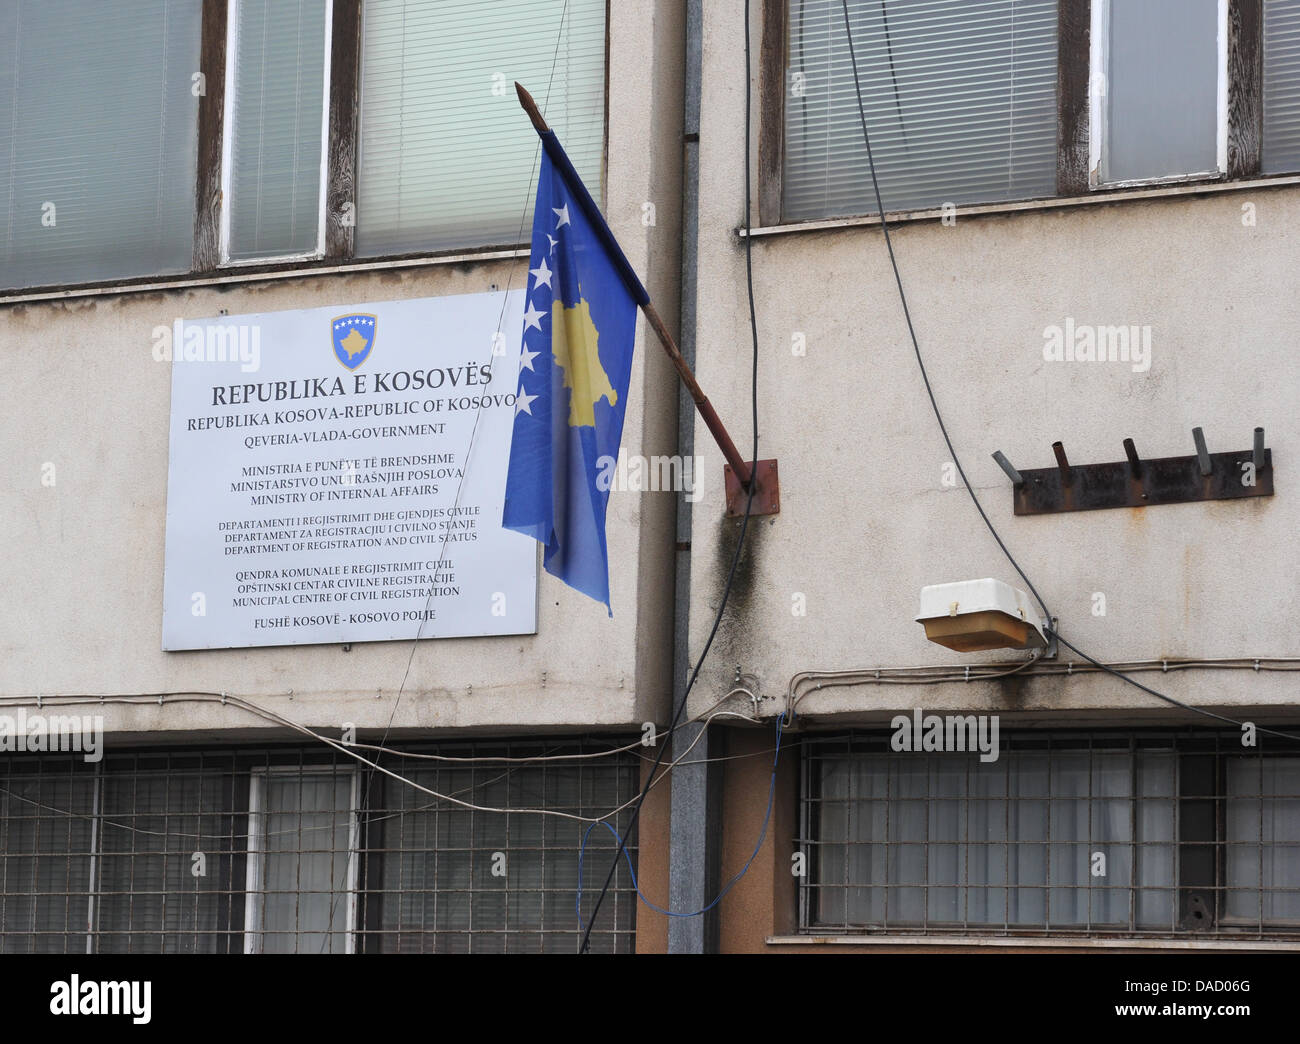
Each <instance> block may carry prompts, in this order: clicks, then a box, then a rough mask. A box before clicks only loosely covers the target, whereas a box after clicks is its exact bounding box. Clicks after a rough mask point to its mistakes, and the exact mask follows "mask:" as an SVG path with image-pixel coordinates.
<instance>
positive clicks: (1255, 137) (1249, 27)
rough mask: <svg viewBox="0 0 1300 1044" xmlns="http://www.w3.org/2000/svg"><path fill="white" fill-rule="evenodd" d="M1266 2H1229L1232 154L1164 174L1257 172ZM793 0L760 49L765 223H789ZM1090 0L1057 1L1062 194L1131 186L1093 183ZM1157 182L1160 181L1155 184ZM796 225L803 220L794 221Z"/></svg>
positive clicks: (769, 6) (781, 9) (777, 10)
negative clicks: (1193, 169) (1204, 166)
mask: <svg viewBox="0 0 1300 1044" xmlns="http://www.w3.org/2000/svg"><path fill="white" fill-rule="evenodd" d="M1263 6H1264V3H1263V0H1227V8H1228V10H1227V92H1228V97H1227V159H1226V169H1225V170H1223V171H1221V172H1220V173H1219V174H1218V175H1217V177H1216V176H1212V177H1209V178H1206V177H1204V176H1200V177H1188V178H1173V179H1162V181H1161V182H1160V183H1161V184H1173V185H1181V184H1185V183H1186V182H1188V181H1191V180H1201V181H1210V182H1214V181H1219V182H1222V181H1242V180H1248V179H1251V178H1256V177H1259V176H1260V174H1259V171H1260V156H1261V151H1262V150H1261V142H1262V137H1263V134H1262V129H1263V25H1264V16H1263ZM789 11H790V5H789V0H763V35H762V41H761V43H760V51H759V70H758V73H759V97H760V100H761V101H760V108H759V133H758V175H759V176H758V196H759V198H758V213H759V224H760V225H761V226H763V227H769V228H770V227H773V226H777V225H781V224H785V223H787V222H786V221H785V219H784V215H783V212H782V201H783V196H784V184H783V170H784V162H785V102H786V82H785V81H786V58H787V45H788V36H789V34H788V26H789ZM1091 21H1092V0H1058V2H1057V71H1056V111H1057V119H1056V195H1057V197H1067V196H1088V195H1098V196H1101V195H1106V194H1107V193H1109V192H1123V191H1124V190H1125V189H1126V188H1131V187H1132V186H1128V185H1113V184H1102V185H1096V186H1091V185H1089V175H1090V171H1089V162H1088V152H1089V143H1090V132H1089V117H1090V113H1089V104H1088V103H1089V96H1088V92H1089V78H1090V62H1091V36H1092V29H1091ZM1151 184H1156V183H1154V182H1153V183H1151ZM796 223H797V222H796Z"/></svg>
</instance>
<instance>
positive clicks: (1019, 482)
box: [993, 450, 1025, 486]
mask: <svg viewBox="0 0 1300 1044" xmlns="http://www.w3.org/2000/svg"><path fill="white" fill-rule="evenodd" d="M993 459H994V460H996V461H997V462H998V467H1000V468H1001V469H1002V470H1003V471H1005V472H1006V474H1007V478H1009V479H1010V480H1011V484H1012V485H1013V486H1023V485H1024V484H1025V480H1024V477H1023V476H1022V475H1021V474H1020V472H1018V471H1017V470H1016V469H1015V468H1013V467H1012V466H1011V461H1009V460H1007V458H1006V457H1005V456H1004V455H1003V453H1002V451H1001V450H994V452H993Z"/></svg>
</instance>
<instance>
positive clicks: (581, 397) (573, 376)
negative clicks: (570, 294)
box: [551, 295, 618, 428]
mask: <svg viewBox="0 0 1300 1044" xmlns="http://www.w3.org/2000/svg"><path fill="white" fill-rule="evenodd" d="M599 336H600V335H599V334H598V332H597V330H596V324H595V323H593V322H592V321H591V309H590V308H588V306H587V302H586V301H581V300H580V301H579V302H578V304H577V305H576V306H575V307H573V308H565V307H564V302H563V301H561V300H560V298H559V296H558V295H557V296H556V298H555V302H554V304H553V305H552V308H551V354H552V355H553V356H554V357H555V364H556V365H557V366H559V367H560V369H562V370H563V371H564V386H565V387H566V388H568V389H569V390H570V392H571V394H570V396H569V427H571V428H581V427H587V428H593V427H595V425H596V403H597V402H599V401H600V400H601V399H606V400H608V402H609V404H610V405H611V406H614V405H616V404H617V403H618V392H616V391H615V390H614V389H613V388H612V387H611V386H610V383H609V374H607V373H606V372H605V368H604V367H603V366H601V365H600V355H599V354H598V353H597V351H596V342H597V340H598V339H599Z"/></svg>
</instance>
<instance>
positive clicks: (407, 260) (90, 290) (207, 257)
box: [0, 0, 613, 306]
mask: <svg viewBox="0 0 1300 1044" xmlns="http://www.w3.org/2000/svg"><path fill="white" fill-rule="evenodd" d="M201 2H202V12H201V17H200V41H199V68H198V70H197V71H198V72H199V73H201V74H202V77H203V79H202V80H201V81H199V82H201V83H202V93H201V94H200V95H199V97H198V99H197V101H198V117H197V120H198V132H197V137H198V163H197V174H196V185H195V197H194V203H195V207H194V233H193V252H192V257H191V263H190V267H189V269H188V270H187V271H185V272H174V273H166V274H157V273H155V274H152V275H145V276H133V277H131V278H126V279H100V280H89V281H84V282H59V283H44V284H33V285H23V286H15V287H8V288H0V306H2V305H5V304H12V303H21V302H25V301H33V300H45V299H50V298H55V299H58V298H65V297H74V296H85V295H91V294H98V293H130V292H132V291H140V290H154V289H165V288H167V287H171V286H176V287H185V286H196V285H225V284H228V283H234V282H245V281H257V277H258V276H262V275H265V276H266V277H267V278H268V279H278V278H298V277H300V276H311V275H316V274H320V275H329V274H345V273H347V272H349V271H357V272H366V271H374V270H378V269H385V268H390V267H408V266H417V265H424V264H439V263H464V262H472V261H476V260H482V261H496V260H502V259H514V258H518V257H527V256H528V242H527V240H526V239H524V240H521V241H519V242H517V243H499V244H485V245H477V246H466V247H455V248H451V249H438V250H417V251H411V252H405V253H395V254H381V255H374V256H370V255H367V256H365V257H357V256H356V252H355V227H356V201H357V192H356V180H357V154H358V147H359V142H358V139H357V135H358V132H359V130H360V118H359V117H360V113H359V106H360V84H361V68H360V65H361V28H362V7H363V4H364V0H326V3H327V4H328V14H327V36H328V47H327V55H326V61H325V82H326V104H325V105H324V107H323V108H324V110H325V115H324V120H323V122H324V123H325V127H326V135H325V141H324V143H323V150H322V151H323V156H322V186H321V187H322V191H321V201H322V202H321V207H322V213H323V225H324V230H323V233H322V236H321V239H320V242H319V243H318V249H317V251H316V252H315V253H312V254H304V255H284V256H277V257H274V258H248V259H243V260H235V261H231V260H230V259H229V256H228V252H227V251H226V243H227V236H228V231H223V230H228V227H229V219H228V216H227V215H226V213H225V209H226V208H224V207H223V200H224V199H225V198H227V194H228V192H229V182H228V180H227V177H226V167H227V161H228V151H227V149H228V146H227V142H226V138H227V135H226V120H227V115H228V114H229V113H230V112H231V110H232V106H231V105H230V104H229V102H228V94H229V91H230V90H233V75H232V70H231V68H230V65H231V62H233V61H234V60H235V55H234V46H233V44H232V42H231V40H230V34H231V32H232V31H233V26H234V22H235V19H234V18H233V16H232V9H233V7H234V5H235V4H236V3H237V2H238V0H201ZM612 8H613V5H612V3H611V2H610V0H604V12H605V14H604V18H605V34H604V57H603V68H602V78H603V82H604V106H603V111H602V113H601V138H602V144H601V174H600V180H601V189H602V195H603V194H604V187H605V179H606V177H607V174H608V156H609V151H608V150H609V98H610V92H609V84H610V76H609V71H610V53H611V33H610V18H611V13H612ZM228 85H229V90H228ZM525 231H527V230H525Z"/></svg>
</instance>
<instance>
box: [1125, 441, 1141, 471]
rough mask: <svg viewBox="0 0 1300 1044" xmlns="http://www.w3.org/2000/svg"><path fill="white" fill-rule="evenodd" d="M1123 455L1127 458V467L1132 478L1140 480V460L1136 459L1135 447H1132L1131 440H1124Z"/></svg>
mask: <svg viewBox="0 0 1300 1044" xmlns="http://www.w3.org/2000/svg"><path fill="white" fill-rule="evenodd" d="M1124 455H1125V456H1126V457H1128V466H1129V468H1130V469H1132V471H1133V477H1134V478H1141V477H1142V460H1141V458H1140V457H1138V451H1137V447H1136V446H1134V445H1133V440H1132V439H1125V440H1124Z"/></svg>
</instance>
